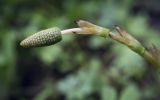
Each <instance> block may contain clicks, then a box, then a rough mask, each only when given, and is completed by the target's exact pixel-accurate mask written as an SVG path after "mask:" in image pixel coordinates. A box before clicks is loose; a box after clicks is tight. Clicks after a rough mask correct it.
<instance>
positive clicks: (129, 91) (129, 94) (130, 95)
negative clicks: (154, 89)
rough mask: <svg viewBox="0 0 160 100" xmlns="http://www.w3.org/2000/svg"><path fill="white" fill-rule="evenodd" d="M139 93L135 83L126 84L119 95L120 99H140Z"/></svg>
mask: <svg viewBox="0 0 160 100" xmlns="http://www.w3.org/2000/svg"><path fill="white" fill-rule="evenodd" d="M140 97H141V93H140V91H139V89H138V87H137V86H136V85H129V86H127V87H126V88H125V89H124V90H123V91H122V94H121V96H120V100H140Z"/></svg>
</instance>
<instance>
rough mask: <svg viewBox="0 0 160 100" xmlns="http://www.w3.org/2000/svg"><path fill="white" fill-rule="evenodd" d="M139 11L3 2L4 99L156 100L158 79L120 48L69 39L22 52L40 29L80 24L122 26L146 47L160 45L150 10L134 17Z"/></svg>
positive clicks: (0, 60) (89, 4)
mask: <svg viewBox="0 0 160 100" xmlns="http://www.w3.org/2000/svg"><path fill="white" fill-rule="evenodd" d="M145 2H147V0H142V1H141V3H140V4H145ZM152 2H154V4H156V2H157V1H156V0H153V1H152ZM157 3H158V2H157ZM137 5H139V1H138V0H137V1H135V0H121V1H118V0H99V1H96V0H88V1H86V0H81V1H78V0H77V1H76V0H65V1H62V0H59V1H53V0H45V1H44V0H35V1H31V0H3V1H0V12H1V14H0V19H1V20H0V28H1V30H0V32H1V34H0V45H1V47H0V48H1V49H0V99H1V100H8V99H9V100H31V99H33V98H34V99H35V100H47V99H48V100H60V99H62V100H63V99H66V100H100V99H102V100H117V99H118V100H153V99H154V100H155V99H156V100H158V98H160V97H159V96H160V86H159V82H160V78H159V74H158V73H157V72H155V71H153V70H152V69H151V68H152V66H151V65H149V64H148V63H146V62H145V61H144V60H143V59H142V58H141V57H139V56H138V55H137V54H135V53H134V52H132V51H130V50H129V49H128V48H127V47H125V46H123V45H121V44H119V43H114V42H111V41H110V40H105V39H103V38H100V37H93V36H77V35H76V36H75V35H70V36H63V41H62V42H60V43H58V44H56V45H53V46H50V47H44V48H36V49H23V48H21V47H20V46H19V42H20V41H21V40H22V39H24V37H26V36H28V35H30V34H33V33H34V32H37V31H39V30H41V29H46V28H49V27H54V26H58V27H60V28H61V29H66V28H69V27H76V25H74V24H73V21H75V20H77V19H85V20H89V21H91V22H93V23H97V24H99V25H101V26H106V27H110V28H113V25H115V24H118V25H120V26H122V27H124V28H125V29H126V30H128V31H129V32H130V33H132V34H133V35H134V36H136V37H137V38H138V39H139V40H140V41H142V43H143V44H144V45H146V47H149V46H151V44H152V43H153V44H155V45H159V44H160V43H159V31H158V30H156V29H153V28H152V27H151V25H150V24H149V21H150V19H152V16H151V17H149V13H148V12H147V11H150V10H149V9H148V8H147V10H144V9H142V10H141V9H140V7H141V5H140V6H139V10H138V11H137V12H136V10H135V9H136V8H134V7H137ZM151 8H152V7H151ZM153 8H155V9H156V6H154V5H153ZM151 10H154V9H151ZM156 11H157V9H156ZM153 26H154V25H153Z"/></svg>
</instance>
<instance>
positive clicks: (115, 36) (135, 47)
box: [77, 20, 160, 68]
mask: <svg viewBox="0 0 160 100" xmlns="http://www.w3.org/2000/svg"><path fill="white" fill-rule="evenodd" d="M77 24H78V26H79V27H80V28H82V29H83V30H84V31H86V32H88V33H92V34H95V33H96V35H99V36H102V37H105V38H110V39H112V40H115V41H117V42H119V43H121V44H124V45H126V46H127V47H128V48H130V49H131V50H132V51H134V52H135V53H137V54H139V55H140V56H142V57H143V58H144V59H146V60H147V61H148V62H150V63H151V64H152V65H154V66H157V67H158V68H160V62H159V60H157V59H156V57H155V56H154V55H153V53H151V52H150V51H148V50H147V49H146V48H145V47H144V46H143V45H142V44H141V43H140V42H139V41H138V40H137V39H135V38H134V37H133V36H132V35H130V34H129V33H128V32H126V31H125V30H123V29H122V28H120V27H118V26H116V27H115V29H116V31H117V33H113V32H112V31H110V30H109V29H107V28H103V27H100V26H97V25H94V24H92V23H90V22H88V21H84V20H79V21H77Z"/></svg>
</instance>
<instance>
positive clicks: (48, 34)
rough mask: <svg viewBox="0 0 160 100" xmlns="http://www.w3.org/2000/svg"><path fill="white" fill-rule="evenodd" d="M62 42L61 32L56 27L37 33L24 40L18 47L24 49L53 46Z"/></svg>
mask: <svg viewBox="0 0 160 100" xmlns="http://www.w3.org/2000/svg"><path fill="white" fill-rule="evenodd" d="M61 40H62V35H61V30H60V29H59V28H57V27H54V28H49V29H46V30H42V31H40V32H37V33H35V34H33V35H31V36H29V37H28V38H26V39H24V40H23V41H22V42H21V43H20V45H21V46H22V47H25V48H29V47H42V46H49V45H53V44H55V43H57V42H59V41H61Z"/></svg>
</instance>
